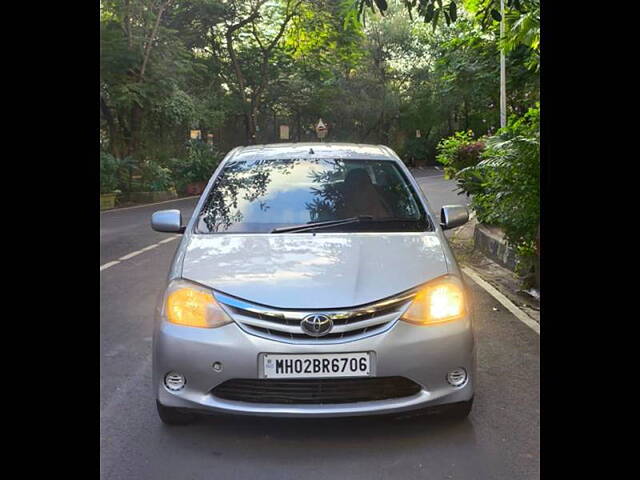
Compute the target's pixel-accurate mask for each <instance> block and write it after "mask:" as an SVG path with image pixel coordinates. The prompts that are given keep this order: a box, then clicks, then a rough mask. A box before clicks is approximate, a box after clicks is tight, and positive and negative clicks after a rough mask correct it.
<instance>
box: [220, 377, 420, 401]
mask: <svg viewBox="0 0 640 480" xmlns="http://www.w3.org/2000/svg"><path fill="white" fill-rule="evenodd" d="M420 390H422V388H421V387H420V385H418V384H417V383H415V382H413V381H411V380H409V379H408V378H405V377H370V378H335V379H333V378H332V379H309V378H306V379H295V380H288V379H287V380H284V379H277V380H274V379H270V380H263V379H256V380H254V379H244V378H234V379H231V380H227V381H226V382H223V383H221V384H220V385H218V386H217V387H215V388H214V389H213V390H212V391H211V393H212V394H213V395H215V396H216V397H218V398H221V399H225V400H235V401H239V402H249V403H285V404H316V405H318V404H335V403H354V402H371V401H375V400H386V399H390V398H402V397H410V396H412V395H415V394H416V393H418V392H420Z"/></svg>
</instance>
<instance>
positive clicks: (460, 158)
mask: <svg viewBox="0 0 640 480" xmlns="http://www.w3.org/2000/svg"><path fill="white" fill-rule="evenodd" d="M484 149H485V143H484V141H483V140H482V139H480V140H476V139H474V138H473V132H472V131H471V130H468V131H466V132H456V133H455V134H454V135H452V136H451V137H447V138H443V139H442V140H441V141H440V143H438V156H437V157H436V160H437V161H438V162H440V163H441V164H442V165H444V174H445V176H446V177H447V178H452V177H453V176H454V175H455V174H456V173H458V172H459V171H460V170H462V169H464V168H468V167H472V166H475V165H477V163H478V162H479V161H480V157H481V155H482V152H483V151H484Z"/></svg>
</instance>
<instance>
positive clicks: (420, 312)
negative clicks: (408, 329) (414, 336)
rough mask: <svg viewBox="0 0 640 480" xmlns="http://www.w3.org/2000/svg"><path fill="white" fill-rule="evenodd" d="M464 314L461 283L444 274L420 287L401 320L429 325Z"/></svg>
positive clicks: (465, 309) (447, 320)
mask: <svg viewBox="0 0 640 480" xmlns="http://www.w3.org/2000/svg"><path fill="white" fill-rule="evenodd" d="M466 314H467V308H466V302H465V298H464V289H463V287H462V283H461V282H460V280H459V279H458V278H456V277H454V276H452V275H445V276H443V277H440V278H436V279H435V280H433V281H431V282H429V283H427V284H426V285H425V286H423V287H422V288H421V289H420V291H419V292H418V293H417V294H416V296H415V297H414V299H413V301H412V302H411V305H410V306H409V308H408V309H407V311H406V312H405V314H404V315H403V316H402V320H405V321H407V322H411V323H417V324H420V325H430V324H434V323H442V322H449V321H451V320H456V319H458V318H461V317H464V316H465V315H466Z"/></svg>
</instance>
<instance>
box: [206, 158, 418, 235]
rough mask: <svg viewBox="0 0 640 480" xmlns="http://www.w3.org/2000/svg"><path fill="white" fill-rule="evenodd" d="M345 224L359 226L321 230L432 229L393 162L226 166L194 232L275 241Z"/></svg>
mask: <svg viewBox="0 0 640 480" xmlns="http://www.w3.org/2000/svg"><path fill="white" fill-rule="evenodd" d="M342 219H355V221H352V222H345V223H344V224H338V225H322V226H320V225H319V226H317V227H316V228H317V230H318V231H330V232H356V231H369V232H370V231H384V232H388V231H396V232H397V231H424V230H428V229H429V222H428V219H427V216H426V213H425V211H424V209H423V208H422V205H421V203H420V202H419V201H418V198H417V196H416V192H415V191H414V189H413V188H412V187H411V185H410V184H409V182H408V181H407V179H406V178H405V176H404V174H403V173H402V172H401V170H400V169H399V168H398V167H397V166H396V165H395V163H394V162H392V161H385V160H355V159H349V160H343V159H268V160H236V161H233V160H232V161H230V162H229V163H227V164H226V166H225V167H224V169H223V170H222V172H221V173H220V174H219V176H218V178H217V179H216V181H215V184H214V185H213V187H212V189H211V191H210V192H209V194H208V196H207V198H206V201H205V202H204V205H203V207H202V209H201V211H200V213H199V215H198V222H197V226H196V231H197V232H198V233H224V232H229V233H232V232H233V233H269V232H272V231H273V230H274V229H285V228H287V227H296V226H299V225H301V226H305V225H307V224H309V225H311V224H313V223H315V222H328V221H329V222H330V221H336V220H342ZM306 231H309V230H306ZM314 231H315V230H314Z"/></svg>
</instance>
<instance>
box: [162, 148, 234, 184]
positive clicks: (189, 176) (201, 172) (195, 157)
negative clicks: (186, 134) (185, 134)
mask: <svg viewBox="0 0 640 480" xmlns="http://www.w3.org/2000/svg"><path fill="white" fill-rule="evenodd" d="M220 160H222V156H221V155H220V153H219V152H218V151H217V150H215V149H214V148H213V147H211V146H210V145H207V144H206V143H205V142H202V141H200V140H190V141H189V142H188V144H187V153H186V155H185V156H183V157H181V158H175V159H172V161H171V170H172V174H173V178H174V179H175V183H176V188H177V189H178V191H183V189H184V187H185V186H186V185H187V184H189V183H197V182H205V181H207V180H209V178H210V177H211V175H212V174H213V172H214V170H215V169H216V167H217V166H218V164H219V163H220Z"/></svg>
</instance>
